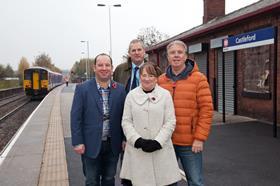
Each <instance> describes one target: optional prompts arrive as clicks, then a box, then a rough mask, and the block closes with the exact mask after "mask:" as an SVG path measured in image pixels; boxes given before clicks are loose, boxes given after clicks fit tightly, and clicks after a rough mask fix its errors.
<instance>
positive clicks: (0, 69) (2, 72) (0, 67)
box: [0, 64, 5, 79]
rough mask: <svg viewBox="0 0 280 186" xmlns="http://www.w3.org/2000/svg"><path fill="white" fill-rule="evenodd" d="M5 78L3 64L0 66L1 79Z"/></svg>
mask: <svg viewBox="0 0 280 186" xmlns="http://www.w3.org/2000/svg"><path fill="white" fill-rule="evenodd" d="M4 77H5V68H4V66H3V65H2V64H0V79H2V78H4Z"/></svg>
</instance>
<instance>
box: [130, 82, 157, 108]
mask: <svg viewBox="0 0 280 186" xmlns="http://www.w3.org/2000/svg"><path fill="white" fill-rule="evenodd" d="M131 93H132V98H133V99H134V101H135V102H136V103H137V104H138V105H143V104H144V103H145V102H146V101H150V102H151V103H154V104H155V103H157V102H158V101H159V100H160V99H161V97H162V95H161V94H160V87H159V86H158V85H156V86H155V89H154V91H153V92H151V93H147V94H146V93H145V92H144V91H143V89H142V87H141V85H140V86H139V87H137V88H135V89H134V90H132V92H131Z"/></svg>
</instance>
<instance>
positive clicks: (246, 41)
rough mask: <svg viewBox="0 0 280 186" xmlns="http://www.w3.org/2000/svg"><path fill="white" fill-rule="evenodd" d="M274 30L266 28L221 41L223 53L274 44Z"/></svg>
mask: <svg viewBox="0 0 280 186" xmlns="http://www.w3.org/2000/svg"><path fill="white" fill-rule="evenodd" d="M274 37H275V28H274V27H268V28H263V29H260V30H255V31H253V32H248V33H244V34H240V35H237V36H231V37H228V38H225V39H224V40H223V51H224V52H228V51H233V50H240V49H245V48H252V47H258V46H263V45H269V44H273V43H274Z"/></svg>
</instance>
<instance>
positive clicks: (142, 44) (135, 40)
mask: <svg viewBox="0 0 280 186" xmlns="http://www.w3.org/2000/svg"><path fill="white" fill-rule="evenodd" d="M135 43H140V44H141V46H142V48H143V49H145V47H144V43H143V41H142V40H140V39H133V40H132V41H130V43H129V47H128V53H129V51H130V49H131V47H132V45H133V44H135Z"/></svg>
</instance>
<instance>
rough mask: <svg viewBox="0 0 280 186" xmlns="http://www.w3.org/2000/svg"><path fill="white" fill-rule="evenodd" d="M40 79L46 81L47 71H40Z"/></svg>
mask: <svg viewBox="0 0 280 186" xmlns="http://www.w3.org/2000/svg"><path fill="white" fill-rule="evenodd" d="M41 79H42V80H47V79H48V72H47V71H42V74H41Z"/></svg>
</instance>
